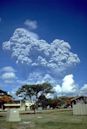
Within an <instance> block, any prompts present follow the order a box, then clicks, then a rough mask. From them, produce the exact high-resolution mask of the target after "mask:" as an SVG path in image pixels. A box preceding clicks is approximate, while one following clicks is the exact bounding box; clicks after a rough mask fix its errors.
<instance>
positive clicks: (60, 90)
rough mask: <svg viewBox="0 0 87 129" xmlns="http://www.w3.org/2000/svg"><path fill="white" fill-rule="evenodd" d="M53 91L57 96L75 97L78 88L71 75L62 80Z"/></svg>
mask: <svg viewBox="0 0 87 129" xmlns="http://www.w3.org/2000/svg"><path fill="white" fill-rule="evenodd" d="M54 90H55V91H56V92H57V94H58V95H76V94H77V93H78V86H77V84H76V83H75V81H74V79H73V75H72V74H69V75H66V76H65V77H64V78H63V80H62V84H60V85H56V86H55V87H54Z"/></svg>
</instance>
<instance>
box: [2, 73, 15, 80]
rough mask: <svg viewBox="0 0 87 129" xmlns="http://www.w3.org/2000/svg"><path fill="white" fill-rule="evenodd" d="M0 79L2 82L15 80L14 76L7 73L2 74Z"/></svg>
mask: <svg viewBox="0 0 87 129" xmlns="http://www.w3.org/2000/svg"><path fill="white" fill-rule="evenodd" d="M1 78H2V79H3V80H9V79H15V78H16V75H15V73H13V72H8V73H3V74H2V76H1Z"/></svg>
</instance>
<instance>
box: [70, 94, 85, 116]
mask: <svg viewBox="0 0 87 129" xmlns="http://www.w3.org/2000/svg"><path fill="white" fill-rule="evenodd" d="M71 103H72V107H73V114H74V115H87V97H85V96H79V97H75V98H73V99H72V100H71Z"/></svg>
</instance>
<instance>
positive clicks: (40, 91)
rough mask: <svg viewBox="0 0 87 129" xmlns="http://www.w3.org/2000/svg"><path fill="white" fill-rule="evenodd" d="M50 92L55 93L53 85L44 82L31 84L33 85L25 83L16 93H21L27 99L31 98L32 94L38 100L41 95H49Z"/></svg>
mask: <svg viewBox="0 0 87 129" xmlns="http://www.w3.org/2000/svg"><path fill="white" fill-rule="evenodd" d="M48 93H54V92H53V90H52V85H51V84H49V83H43V84H33V85H32V84H31V85H23V86H22V87H21V88H19V89H18V91H17V92H16V95H21V97H23V98H25V99H27V98H28V97H29V98H30V99H31V97H32V96H35V97H36V100H38V98H39V96H40V95H45V96H46V95H47V94H48Z"/></svg>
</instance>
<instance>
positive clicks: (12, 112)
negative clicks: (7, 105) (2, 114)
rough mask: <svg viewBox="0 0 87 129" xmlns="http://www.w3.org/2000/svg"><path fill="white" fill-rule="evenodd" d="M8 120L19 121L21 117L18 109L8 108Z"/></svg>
mask: <svg viewBox="0 0 87 129" xmlns="http://www.w3.org/2000/svg"><path fill="white" fill-rule="evenodd" d="M6 120H7V121H8V122H19V121H21V118H20V116H19V111H18V110H17V109H9V110H8V111H7V118H6Z"/></svg>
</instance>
